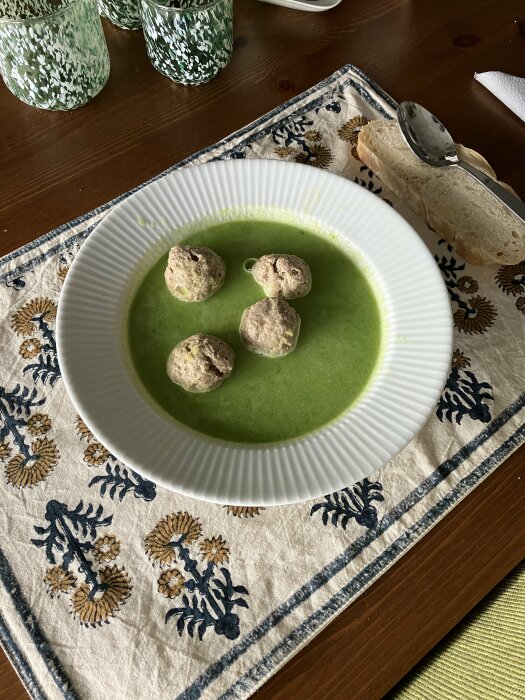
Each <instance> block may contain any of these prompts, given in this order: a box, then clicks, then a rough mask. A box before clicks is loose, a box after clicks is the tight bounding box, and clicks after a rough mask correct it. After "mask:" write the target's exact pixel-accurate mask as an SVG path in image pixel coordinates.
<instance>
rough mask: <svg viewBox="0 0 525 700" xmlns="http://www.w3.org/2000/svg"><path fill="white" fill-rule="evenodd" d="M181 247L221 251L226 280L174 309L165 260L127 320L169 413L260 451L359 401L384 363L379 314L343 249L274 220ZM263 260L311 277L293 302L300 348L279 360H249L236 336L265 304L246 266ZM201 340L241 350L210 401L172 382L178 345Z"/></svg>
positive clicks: (135, 353) (203, 236)
mask: <svg viewBox="0 0 525 700" xmlns="http://www.w3.org/2000/svg"><path fill="white" fill-rule="evenodd" d="M182 243H185V244H189V245H192V246H207V247H209V248H212V249H213V250H214V251H215V252H216V253H218V254H219V255H220V256H221V257H222V259H223V260H224V262H225V263H226V281H225V283H224V286H223V287H222V288H221V289H220V290H219V291H218V292H217V293H216V294H215V295H214V296H212V297H211V298H210V299H208V300H207V301H204V302H198V303H185V302H181V301H178V300H177V299H175V297H173V296H172V295H171V294H170V293H169V291H168V289H167V287H166V283H165V281H164V270H165V268H166V262H167V257H168V255H167V253H166V255H163V256H162V258H161V259H160V260H159V261H158V263H157V264H156V265H155V266H154V267H153V268H152V269H151V270H150V271H149V272H148V273H147V275H146V277H145V278H144V280H143V282H142V283H141V285H140V287H139V289H138V290H137V293H136V295H135V297H134V299H133V302H132V305H131V309H130V313H129V319H128V340H129V348H130V352H131V358H132V361H133V365H134V367H135V370H136V372H137V374H138V376H139V377H140V380H141V381H142V384H143V385H144V387H145V388H146V390H147V391H148V393H149V394H150V395H151V397H152V398H153V399H154V400H155V401H156V402H157V403H158V404H160V406H162V408H163V409H164V410H165V411H167V412H168V413H169V414H170V415H171V416H173V418H175V419H176V420H177V421H179V422H180V423H182V424H184V425H186V426H187V427H189V428H191V429H193V430H195V431H198V432H199V433H202V434H204V435H208V436H211V437H214V438H218V439H220V440H225V441H229V442H236V443H244V444H246V443H252V444H254V443H257V444H260V443H272V442H281V441H285V440H290V439H292V438H297V437H299V436H301V435H305V434H307V433H311V432H312V431H314V430H317V429H319V428H321V427H322V426H324V425H326V424H327V423H330V422H331V421H333V420H334V419H336V418H338V417H339V416H340V415H341V414H342V413H343V412H344V411H346V410H347V409H348V408H349V407H350V405H351V404H352V403H354V402H355V400H356V399H357V398H358V397H359V395H360V394H361V393H362V392H363V390H364V389H365V387H366V386H367V384H368V382H369V380H370V377H371V375H372V373H373V372H374V369H375V367H376V365H377V363H378V359H379V355H380V350H381V313H380V309H379V305H378V302H377V299H376V297H375V295H374V293H373V291H372V288H371V286H370V284H369V283H368V281H367V279H366V276H365V274H364V273H363V272H362V271H361V270H360V269H359V267H358V266H357V265H356V263H355V262H354V261H353V260H352V258H351V257H350V256H349V255H347V253H345V251H344V250H343V249H342V248H341V247H339V246H338V245H337V244H336V243H333V242H332V241H331V240H329V239H328V238H326V237H324V236H320V235H317V234H315V233H312V232H310V231H308V230H303V229H301V228H298V227H295V226H291V225H289V224H284V223H278V222H274V221H268V222H267V221H234V222H228V223H224V224H218V225H215V226H212V227H210V228H207V229H204V230H201V231H199V232H197V233H194V234H192V235H191V236H189V237H188V238H186V239H185V240H184V241H182ZM265 253H290V254H293V255H298V256H300V257H301V258H303V259H304V260H306V262H307V263H308V265H309V266H310V269H311V271H312V280H313V284H312V291H311V292H310V294H308V295H307V296H305V297H303V298H301V299H292V300H290V304H292V306H294V307H295V309H296V310H297V311H298V312H299V314H300V316H301V332H300V335H299V341H298V343H297V347H296V349H295V350H294V351H293V352H292V353H290V354H289V355H287V356H286V357H283V358H279V359H269V358H265V357H260V356H258V355H255V354H253V353H251V352H250V351H248V350H246V348H244V346H243V344H242V342H241V340H240V338H239V323H240V320H241V316H242V312H243V311H244V309H245V308H246V307H247V306H250V305H251V304H253V303H255V302H256V301H258V300H259V299H263V298H264V292H263V291H262V289H261V287H259V285H258V284H257V283H256V282H255V280H254V279H253V277H252V275H251V274H250V273H249V272H246V271H245V269H244V262H245V261H246V260H247V259H249V258H257V257H259V256H261V255H263V254H265ZM198 332H202V333H208V334H211V335H216V336H218V337H219V338H222V339H223V340H225V341H227V342H228V343H229V344H230V345H231V346H232V348H233V350H234V352H235V368H234V370H233V373H232V375H231V376H230V378H229V379H227V380H226V381H225V382H224V384H223V385H222V386H220V387H219V388H218V389H216V390H215V391H212V392H209V393H206V394H191V393H188V392H186V391H184V389H182V388H180V387H179V386H176V385H175V384H173V383H172V382H171V381H170V380H169V379H168V376H167V374H166V360H167V358H168V355H169V353H170V351H171V350H172V348H173V346H174V345H176V344H177V343H179V342H180V341H181V340H183V339H184V338H186V337H188V336H190V335H192V334H193V333H198Z"/></svg>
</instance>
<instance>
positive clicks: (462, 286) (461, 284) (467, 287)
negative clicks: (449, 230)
mask: <svg viewBox="0 0 525 700" xmlns="http://www.w3.org/2000/svg"><path fill="white" fill-rule="evenodd" d="M457 285H458V289H459V291H460V292H463V293H464V294H475V293H476V292H477V291H478V289H479V285H478V283H477V282H476V280H475V279H472V277H460V278H459V279H458V281H457Z"/></svg>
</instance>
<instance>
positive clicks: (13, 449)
mask: <svg viewBox="0 0 525 700" xmlns="http://www.w3.org/2000/svg"><path fill="white" fill-rule="evenodd" d="M45 402H46V399H45V398H38V394H37V390H36V389H32V390H31V389H28V388H27V387H22V386H21V385H20V384H17V385H16V386H15V387H13V389H11V390H8V389H5V388H4V387H0V461H3V462H6V466H5V478H6V481H7V483H8V484H10V485H11V486H14V487H16V488H19V489H23V488H27V487H29V488H32V487H33V486H36V485H37V484H39V483H40V482H41V481H44V480H45V479H47V477H48V476H49V475H50V474H51V472H52V471H53V469H54V468H55V467H56V465H57V464H58V460H59V451H58V447H57V445H56V442H55V441H54V440H52V439H50V438H49V437H47V435H46V433H48V432H49V430H50V429H51V420H50V418H49V416H48V415H47V414H45V413H41V412H40V409H41V407H42V406H43V405H44V404H45Z"/></svg>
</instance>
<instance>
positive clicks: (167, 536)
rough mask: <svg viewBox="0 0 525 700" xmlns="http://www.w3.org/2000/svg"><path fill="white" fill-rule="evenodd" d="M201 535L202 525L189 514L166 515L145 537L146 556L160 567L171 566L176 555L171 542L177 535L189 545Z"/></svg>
mask: <svg viewBox="0 0 525 700" xmlns="http://www.w3.org/2000/svg"><path fill="white" fill-rule="evenodd" d="M201 534H202V525H201V524H200V522H199V521H198V520H197V518H194V517H193V516H191V515H190V514H189V513H186V512H179V513H172V514H171V515H166V516H165V517H164V518H162V520H160V521H159V522H158V523H157V525H155V527H154V528H153V530H152V531H151V532H150V533H149V535H146V537H145V539H144V543H145V546H146V554H147V555H148V556H149V557H151V558H152V559H154V560H155V561H157V562H159V563H160V565H161V566H167V565H169V564H172V563H173V562H174V561H175V559H176V558H177V555H176V553H175V550H174V549H173V547H172V545H171V542H172V540H173V539H174V537H176V536H177V535H184V543H185V544H191V543H192V542H195V540H198V539H199V537H200V536H201Z"/></svg>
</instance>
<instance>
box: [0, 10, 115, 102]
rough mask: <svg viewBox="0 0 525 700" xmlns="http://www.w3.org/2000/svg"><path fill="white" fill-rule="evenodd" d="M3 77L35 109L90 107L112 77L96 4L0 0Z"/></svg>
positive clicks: (1, 65)
mask: <svg viewBox="0 0 525 700" xmlns="http://www.w3.org/2000/svg"><path fill="white" fill-rule="evenodd" d="M0 73H1V74H2V77H3V79H4V82H5V84H6V85H7V87H8V88H9V90H11V92H12V93H13V94H14V95H16V96H17V97H18V98H20V99H21V100H23V101H24V102H26V103H27V104H29V105H32V106H33V107H40V108H41V109H55V110H58V109H74V108H75V107H80V106H81V105H83V104H85V103H86V102H87V101H88V100H90V99H91V98H92V97H94V96H95V95H96V94H97V93H98V92H99V91H100V90H101V89H102V88H103V87H104V85H105V83H106V81H107V79H108V76H109V55H108V50H107V46H106V40H105V38H104V33H103V31H102V24H101V22H100V16H99V14H98V10H97V5H96V2H95V0H0Z"/></svg>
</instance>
